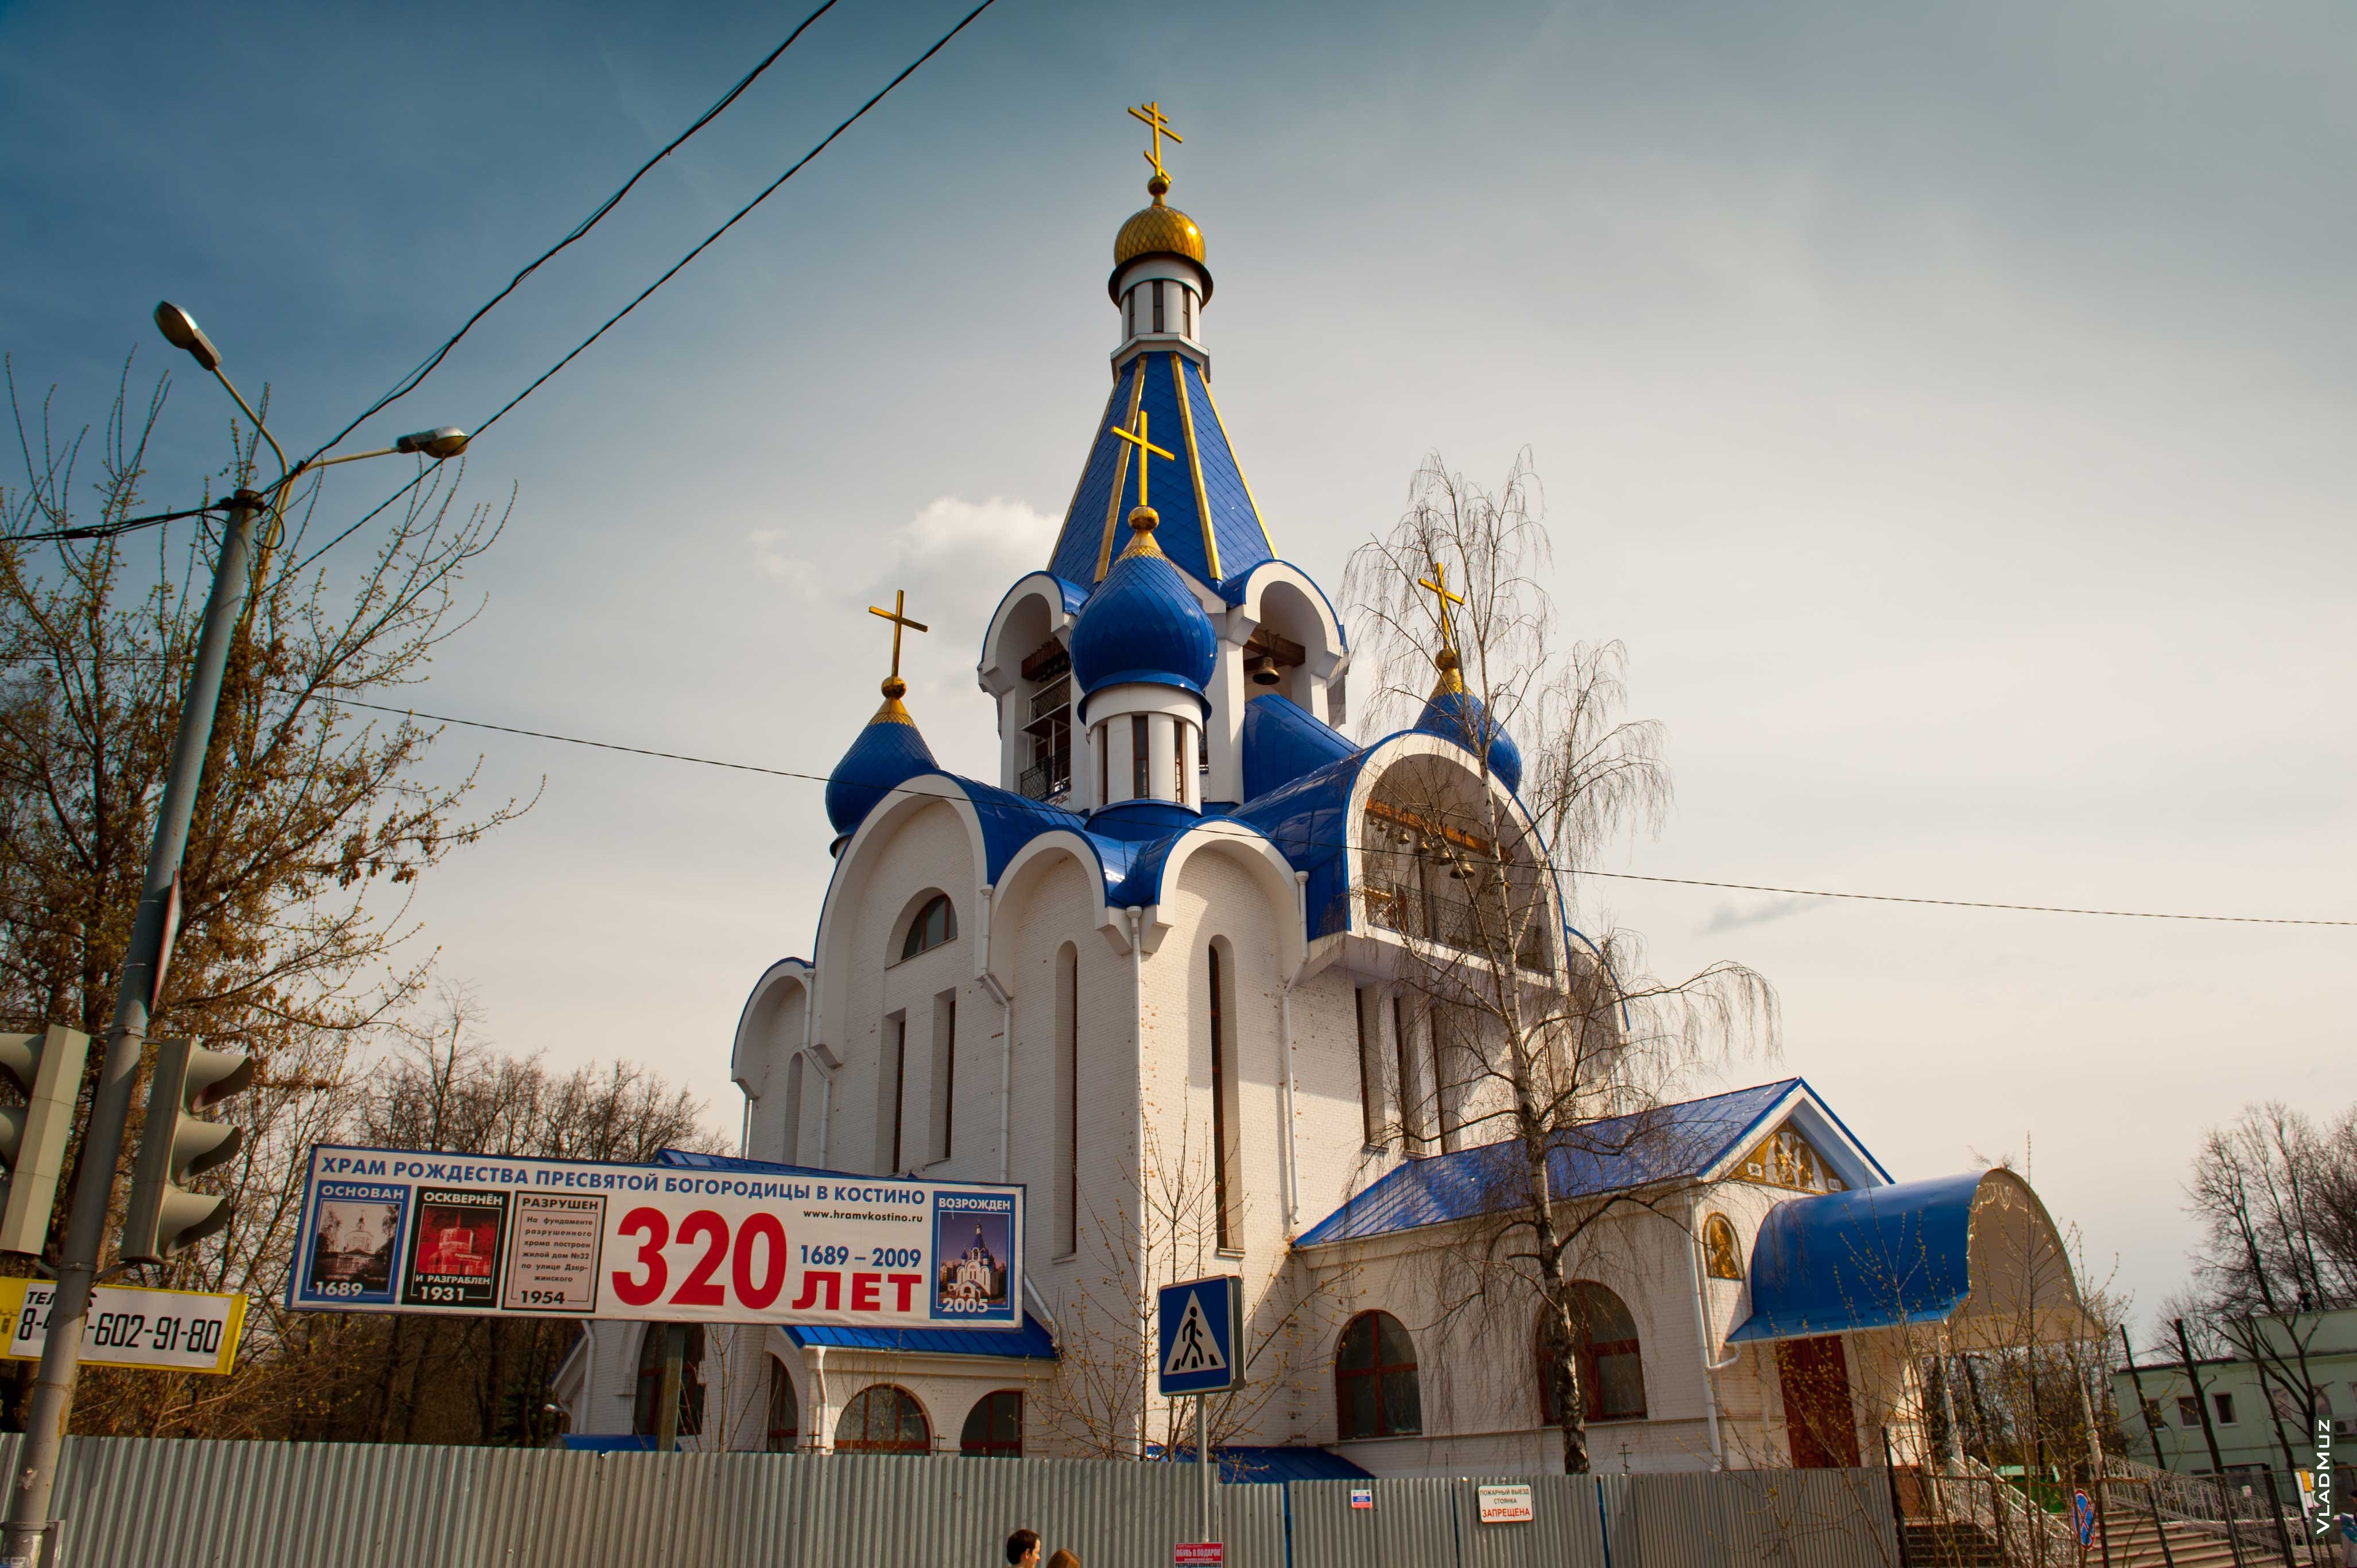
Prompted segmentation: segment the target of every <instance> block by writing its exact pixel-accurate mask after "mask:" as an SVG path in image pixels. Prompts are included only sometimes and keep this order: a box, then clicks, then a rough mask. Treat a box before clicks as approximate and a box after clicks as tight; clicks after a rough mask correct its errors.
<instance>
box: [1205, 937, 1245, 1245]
mask: <svg viewBox="0 0 2357 1568" xmlns="http://www.w3.org/2000/svg"><path fill="white" fill-rule="evenodd" d="M1226 945H1227V944H1226V942H1225V941H1224V940H1222V941H1215V942H1213V943H1212V944H1211V949H1210V956H1211V965H1210V976H1209V978H1210V981H1211V1230H1212V1234H1213V1237H1214V1239H1215V1240H1216V1241H1217V1243H1218V1245H1219V1249H1220V1251H1223V1252H1227V1251H1235V1250H1236V1249H1237V1247H1238V1246H1239V1245H1240V1242H1241V1229H1242V1228H1241V1226H1240V1225H1239V1223H1238V1221H1239V1220H1240V1219H1242V1216H1241V1215H1240V1214H1239V1213H1238V1212H1237V1204H1236V1199H1237V1197H1238V1196H1239V1194H1240V1189H1241V1188H1242V1187H1243V1179H1242V1173H1241V1171H1240V1170H1239V1169H1238V1165H1239V1160H1238V1156H1237V1149H1236V1123H1237V1122H1238V1121H1239V1120H1241V1118H1240V1117H1239V1116H1238V1115H1237V1107H1236V1104H1235V1100H1236V1089H1237V1085H1236V1062H1235V1042H1234V1040H1233V1039H1232V1036H1233V1034H1234V1030H1233V1028H1232V1026H1231V1024H1230V1019H1231V1017H1232V1010H1231V1008H1230V1007H1229V1005H1228V1004H1229V1003H1230V1002H1232V1000H1233V996H1232V993H1231V992H1230V991H1229V989H1228V983H1227V981H1226V979H1225V978H1224V977H1223V975H1222V970H1223V969H1224V968H1226V967H1227V966H1225V965H1223V964H1222V963H1221V961H1220V950H1221V949H1222V948H1223V947H1225V946H1226Z"/></svg>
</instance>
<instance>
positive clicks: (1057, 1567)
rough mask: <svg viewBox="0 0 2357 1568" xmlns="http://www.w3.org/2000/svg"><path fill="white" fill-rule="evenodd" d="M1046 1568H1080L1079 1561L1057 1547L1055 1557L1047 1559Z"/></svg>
mask: <svg viewBox="0 0 2357 1568" xmlns="http://www.w3.org/2000/svg"><path fill="white" fill-rule="evenodd" d="M1048 1568H1081V1560H1080V1559H1079V1558H1077V1557H1075V1556H1073V1555H1072V1554H1071V1552H1067V1551H1065V1550H1064V1549H1063V1548H1062V1547H1060V1546H1059V1547H1058V1548H1056V1555H1054V1556H1053V1557H1050V1558H1049V1559H1048Z"/></svg>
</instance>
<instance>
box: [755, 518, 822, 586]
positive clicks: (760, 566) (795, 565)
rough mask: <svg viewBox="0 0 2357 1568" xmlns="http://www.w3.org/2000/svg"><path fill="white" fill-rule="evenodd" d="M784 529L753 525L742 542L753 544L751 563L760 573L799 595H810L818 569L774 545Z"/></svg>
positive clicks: (780, 540)
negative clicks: (754, 526) (752, 528)
mask: <svg viewBox="0 0 2357 1568" xmlns="http://www.w3.org/2000/svg"><path fill="white" fill-rule="evenodd" d="M786 532H787V531H786V530H784V529H782V528H757V529H754V530H753V531H752V532H749V533H748V534H746V535H745V542H746V543H748V544H749V545H751V546H752V547H753V565H754V567H755V569H757V570H758V571H759V573H760V574H761V575H763V576H765V577H771V578H775V579H776V580H777V581H779V582H780V583H783V584H785V585H787V586H789V587H790V588H791V589H792V590H793V591H794V593H795V594H796V596H799V597H802V598H805V599H807V598H810V597H812V596H813V585H814V584H816V583H817V582H818V580H819V575H818V572H817V570H816V569H815V568H814V567H813V565H812V564H811V563H810V562H808V561H806V560H804V559H803V558H802V556H799V555H789V554H787V553H785V552H784V551H782V550H780V549H779V548H778V546H779V544H780V543H781V542H783V541H784V540H785V538H786Z"/></svg>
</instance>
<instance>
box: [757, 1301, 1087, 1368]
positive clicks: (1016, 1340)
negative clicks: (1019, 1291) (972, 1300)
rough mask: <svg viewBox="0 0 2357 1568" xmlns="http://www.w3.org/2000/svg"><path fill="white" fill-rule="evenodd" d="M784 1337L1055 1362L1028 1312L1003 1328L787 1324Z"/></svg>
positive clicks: (1052, 1348)
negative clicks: (1018, 1326) (1015, 1326)
mask: <svg viewBox="0 0 2357 1568" xmlns="http://www.w3.org/2000/svg"><path fill="white" fill-rule="evenodd" d="M784 1327H785V1332H786V1337H787V1338H789V1339H791V1340H792V1341H793V1342H794V1343H795V1344H797V1345H799V1346H801V1347H802V1348H804V1349H808V1348H811V1347H812V1346H813V1345H816V1346H822V1347H823V1348H826V1349H829V1350H889V1351H897V1352H899V1354H901V1355H904V1356H995V1357H997V1358H999V1359H1014V1360H1028V1361H1052V1360H1054V1359H1056V1341H1055V1337H1053V1336H1052V1335H1050V1334H1049V1332H1048V1329H1047V1326H1046V1325H1045V1324H1043V1323H1041V1322H1040V1321H1039V1319H1038V1318H1036V1317H1034V1316H1031V1315H1030V1314H1029V1313H1028V1312H1027V1313H1025V1314H1024V1315H1023V1329H1022V1332H1020V1333H1017V1334H1009V1333H1008V1332H1006V1330H1005V1329H1003V1328H997V1329H992V1328H828V1327H818V1326H808V1325H803V1324H788V1325H784Z"/></svg>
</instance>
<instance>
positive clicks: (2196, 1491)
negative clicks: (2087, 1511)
mask: <svg viewBox="0 0 2357 1568" xmlns="http://www.w3.org/2000/svg"><path fill="white" fill-rule="evenodd" d="M2104 1478H2105V1479H2106V1480H2107V1481H2111V1482H2114V1483H2115V1484H2125V1485H2129V1486H2136V1487H2143V1488H2145V1489H2146V1491H2147V1493H2149V1495H2150V1496H2151V1498H2152V1500H2153V1509H2154V1512H2155V1513H2156V1515H2157V1516H2158V1518H2160V1519H2163V1520H2169V1521H2170V1522H2173V1523H2176V1524H2179V1525H2180V1526H2183V1527H2184V1528H2186V1529H2187V1530H2191V1531H2196V1532H2199V1533H2200V1534H2201V1535H2204V1536H2209V1537H2212V1538H2213V1539H2222V1540H2224V1541H2227V1542H2228V1543H2229V1544H2231V1545H2232V1546H2233V1550H2234V1561H2235V1562H2237V1563H2253V1564H2256V1563H2277V1562H2280V1563H2298V1562H2300V1561H2301V1557H2302V1554H2301V1553H2300V1552H2298V1551H2297V1550H2296V1546H2297V1544H2298V1543H2299V1542H2302V1541H2306V1542H2308V1543H2309V1548H2310V1549H2309V1552H2307V1553H2306V1555H2307V1556H2308V1557H2309V1558H2311V1559H2313V1558H2316V1557H2317V1550H2316V1547H2315V1542H2314V1538H2313V1537H2312V1536H2311V1535H2310V1534H2309V1528H2308V1521H2307V1520H2306V1519H2305V1518H2303V1517H2302V1515H2301V1513H2300V1494H2299V1483H2298V1480H2297V1479H2294V1478H2292V1477H2277V1476H2276V1474H2275V1473H2274V1472H2273V1471H2268V1470H2257V1471H2240V1470H2237V1471H2230V1472H2228V1473H2227V1474H2225V1475H2223V1476H2216V1475H2212V1476H2189V1475H2186V1474H2184V1473H2182V1472H2181V1471H2177V1470H2159V1469H2155V1468H2154V1467H2153V1466H2149V1465H2145V1464H2140V1463H2138V1462H2137V1461H2136V1460H2134V1459H2126V1458H2120V1457H2116V1456H2107V1457H2106V1458H2105V1459H2104Z"/></svg>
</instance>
